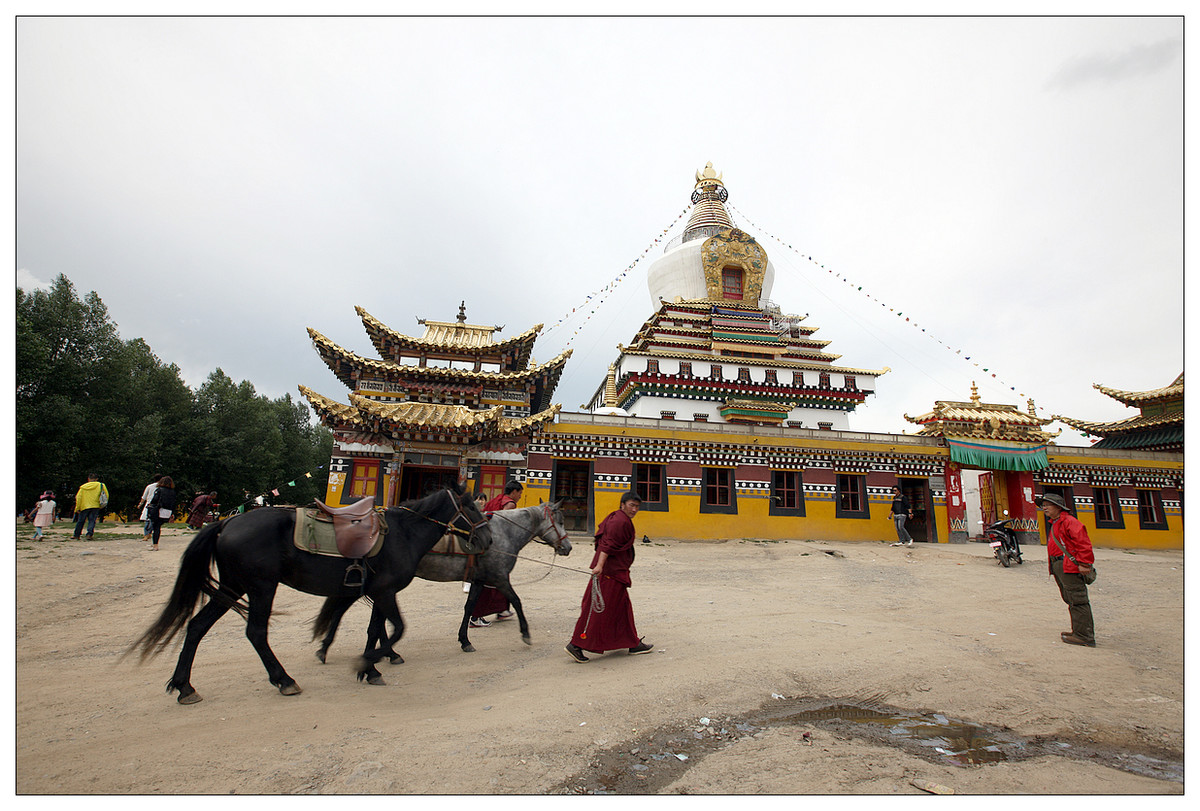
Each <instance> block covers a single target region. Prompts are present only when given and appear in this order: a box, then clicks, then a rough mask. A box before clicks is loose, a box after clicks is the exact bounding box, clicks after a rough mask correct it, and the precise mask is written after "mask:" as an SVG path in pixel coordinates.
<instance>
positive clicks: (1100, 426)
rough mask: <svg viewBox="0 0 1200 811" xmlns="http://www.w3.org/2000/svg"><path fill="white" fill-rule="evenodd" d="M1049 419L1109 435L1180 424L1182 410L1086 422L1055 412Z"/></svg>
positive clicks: (1087, 431)
mask: <svg viewBox="0 0 1200 811" xmlns="http://www.w3.org/2000/svg"><path fill="white" fill-rule="evenodd" d="M1051 419H1055V420H1061V421H1062V422H1065V423H1066V424H1067V425H1069V426H1071V427H1072V428H1074V429H1076V430H1077V431H1082V432H1083V433H1087V434H1095V435H1096V436H1111V435H1113V434H1125V433H1129V432H1131V431H1144V430H1147V429H1150V428H1160V427H1162V426H1166V425H1182V424H1183V412H1182V411H1171V412H1168V413H1166V414H1153V415H1146V414H1138V415H1137V416H1136V417H1130V418H1129V419H1125V420H1116V421H1114V422H1087V421H1086V420H1076V419H1072V418H1071V417H1063V416H1060V415H1058V414H1055V415H1054V416H1053V417H1052V418H1051Z"/></svg>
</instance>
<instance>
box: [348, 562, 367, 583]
mask: <svg viewBox="0 0 1200 811" xmlns="http://www.w3.org/2000/svg"><path fill="white" fill-rule="evenodd" d="M366 584H367V569H366V567H365V566H363V565H362V561H361V560H356V561H354V562H353V563H351V564H350V565H349V566H347V567H346V577H345V579H344V580H342V585H343V586H346V587H347V588H352V589H359V590H361V589H362V588H363V587H364V586H365V585H366Z"/></svg>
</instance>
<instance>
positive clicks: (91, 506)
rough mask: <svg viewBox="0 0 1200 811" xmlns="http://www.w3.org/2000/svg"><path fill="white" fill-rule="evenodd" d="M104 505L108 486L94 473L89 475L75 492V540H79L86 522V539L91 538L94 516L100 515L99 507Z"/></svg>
mask: <svg viewBox="0 0 1200 811" xmlns="http://www.w3.org/2000/svg"><path fill="white" fill-rule="evenodd" d="M106 506H108V488H107V487H105V486H104V483H103V482H101V481H100V480H99V479H97V478H96V476H95V475H89V476H88V480H87V483H86V484H84V485H82V486H80V488H79V492H77V493H76V494H75V534H74V536H73V538H74V539H75V540H76V541H78V540H79V536H80V535H81V534H82V532H83V525H84V524H85V523H86V524H87V539H88V540H89V541H90V540H91V539H92V536H93V535H95V534H96V518H97V517H98V516H99V515H100V508H101V507H106Z"/></svg>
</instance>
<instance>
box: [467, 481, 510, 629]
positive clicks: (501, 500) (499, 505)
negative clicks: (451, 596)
mask: <svg viewBox="0 0 1200 811" xmlns="http://www.w3.org/2000/svg"><path fill="white" fill-rule="evenodd" d="M516 506H517V502H516V499H514V498H513V497H512V496H510V495H508V494H507V493H501V494H500V495H498V496H494V497H493V498H492V499H491V500H490V501H488V503H487V504H484V505H483V512H484V513H486V514H487V517H488V518H491V517H492V513H494V512H499V511H500V510H507V509H511V508H514V507H516ZM509 608H510V606H509V604H508V598H507V597H505V596H504V594H503V593H502V592H501V591H500V589H498V588H495V587H493V586H484V587H483V591H481V592H480V593H479V599H478V600H476V601H475V607H474V608H472V609H471V619H480V618H481V617H486V616H488V615H489V614H499V613H501V612H503V611H507V610H508V609H509Z"/></svg>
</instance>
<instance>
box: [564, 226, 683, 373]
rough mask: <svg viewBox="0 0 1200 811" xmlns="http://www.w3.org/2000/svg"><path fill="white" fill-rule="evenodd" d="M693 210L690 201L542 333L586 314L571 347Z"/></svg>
mask: <svg viewBox="0 0 1200 811" xmlns="http://www.w3.org/2000/svg"><path fill="white" fill-rule="evenodd" d="M691 210H692V205H691V203H689V204H688V205H687V206H685V207H684V209H683V211H681V212H679V214H678V215H677V216H676V217H675V219H674V220H673V221H672V222H671V224H670V225H668V226H667V227H666V228H664V229H663V230H662V231H661V232H660V233H659V234H658V236H656V237H654V239H652V240H651V241H650V244H648V245H647V246H646V248H645V249H644V250H643V251H642V252H641V254H640V255H639V256H638V257H637V258H636V259H634V260H633V261H632V262H630V263H629V265H628V266H627V267H626V268H625V269H624V270H622V271H621V272H620V273H618V274H617V275H616V276H615V277H613V279H612V280H611V281H610V282H609V283H608V284H606V285H604V287H601V288H600V289H599V290H596V291H595V292H593V293H590V294H589V295H588V296H587V297H585V298H584V300H583V301H581V302H580V303H579V304H578V305H576V306H574V307H572V308H571V311H570V312H568V313H566V314H565V315H563V317H562V318H560V319H558V320H557V321H555V322H554V323H553V324H551V325H550V326H549V327H547V328H546V331H545V332H544V333H542V335H543V336H546V335H549V334H550V333H551V332H553V331H554V330H556V329H558V328H559V327H561V326H563V325H564V324H566V322H567V321H569V320H570V319H571V318H572V317H573V316H575V315H576V314H577V313H579V314H584V318H583V320H582V321H580V322H579V323H578V324H577V325H576V327H575V331H574V332H572V333H571V336H570V337H569V338H568V339H567V342H566V344H564V345H563V348H564V349H566V348H568V347H570V346H571V344H572V343H573V342H574V340H575V338H576V336H578V335H579V333H580V332H581V331H582V330H583V328H584V326H586V325H587V323H588V322H589V321H590V320H591V319H592V316H593V315H595V314H596V310H598V309H599V308H600V306H601V305H602V304H604V302H605V300H606V299H607V298H608V297H609V295H611V294H612V292H613V291H614V290H616V289H617V286H618V285H619V284H620V283H621V282H622V281H624V280H625V277H626V276H628V275H629V274H630V273H631V272H632V271H633V269H634V268H636V267H637V265H638V263H639V262H641V261H642V260H643V259H645V258H646V255H647V254H649V253H650V251H652V250H654V249H655V248H656V247H659V246H661V245H662V244H663V243H664V242H666V240H667V234H669V233H670V232H671V229H672V228H674V227H675V226H676V225H677V224H678V223H679V221H680V220H681V219H683V217H684V216H685V215H686V214H687V213H688V212H689V211H691Z"/></svg>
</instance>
